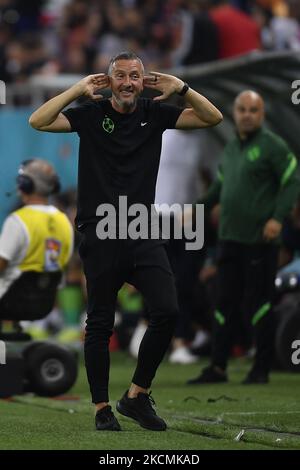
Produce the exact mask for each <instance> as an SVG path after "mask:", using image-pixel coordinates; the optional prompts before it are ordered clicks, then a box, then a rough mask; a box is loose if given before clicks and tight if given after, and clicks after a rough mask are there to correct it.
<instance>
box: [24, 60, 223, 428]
mask: <svg viewBox="0 0 300 470" xmlns="http://www.w3.org/2000/svg"><path fill="white" fill-rule="evenodd" d="M144 86H146V87H148V88H152V89H154V90H158V91H160V92H161V95H160V96H158V97H156V98H154V99H153V100H152V99H141V98H139V95H140V94H141V92H142V90H143V87H144ZM108 87H109V88H111V91H112V97H111V98H110V99H102V96H101V95H99V94H97V92H98V91H99V90H101V89H104V88H108ZM173 93H178V94H179V95H182V96H183V95H184V96H185V99H186V101H187V103H188V104H189V105H190V108H187V109H185V110H182V109H180V108H177V107H175V106H170V105H166V104H162V103H161V100H164V99H166V98H168V97H169V96H170V95H171V94H173ZM81 96H86V97H88V98H89V99H90V101H88V102H87V103H85V104H83V105H81V106H79V107H77V108H70V109H68V110H66V111H64V112H62V110H63V109H64V108H65V107H66V106H67V105H69V104H70V103H71V102H72V101H74V100H76V99H77V98H79V97H81ZM221 120H222V115H221V113H220V112H219V111H218V110H217V109H216V108H215V107H214V106H213V105H212V104H211V103H210V102H209V101H208V100H207V99H206V98H204V97H203V96H202V95H200V94H199V93H197V92H196V91H194V90H192V89H191V88H189V87H188V85H187V84H185V83H183V81H182V80H180V79H179V78H177V77H174V76H171V75H166V74H162V73H158V72H153V73H151V74H150V75H149V76H147V77H146V76H145V75H144V67H143V64H142V62H141V60H140V59H139V58H138V57H137V56H136V55H135V54H133V53H130V52H124V53H121V54H119V55H118V56H116V57H114V58H113V59H112V60H111V62H110V66H109V70H108V74H104V73H100V74H96V75H89V76H88V77H86V78H84V79H82V80H80V81H79V82H78V83H76V84H75V85H74V86H72V87H71V88H69V89H68V90H67V91H65V92H64V93H62V94H60V95H58V96H56V97H55V98H52V99H51V100H49V101H48V102H47V103H45V104H44V105H42V106H41V107H40V108H39V109H38V110H37V111H35V112H34V113H33V114H32V116H31V117H30V124H31V126H32V127H34V128H35V129H38V130H41V131H48V132H77V133H78V134H79V137H80V150H79V169H78V211H77V218H76V223H77V228H78V230H79V231H81V232H82V234H83V240H82V244H81V246H80V249H79V251H80V255H81V258H82V261H83V266H84V271H85V275H86V279H87V291H88V308H87V324H86V337H85V362H86V369H87V376H88V381H89V385H90V390H91V394H92V401H93V403H95V405H96V429H98V430H112V431H118V430H120V425H119V423H118V421H117V419H116V418H115V416H114V414H113V413H112V410H111V407H110V405H109V397H108V379H109V351H108V345H109V338H110V336H111V334H112V328H113V324H114V311H115V302H116V297H117V293H118V290H119V289H120V287H121V286H122V284H123V283H124V282H125V281H127V282H129V283H131V284H133V285H134V286H135V287H136V288H137V289H138V290H139V291H140V292H141V293H142V294H143V296H144V298H145V299H146V301H147V303H148V307H149V310H150V322H149V327H148V329H147V331H146V333H145V335H144V338H143V341H142V343H141V346H140V350H139V356H138V362H137V367H136V370H135V373H134V376H133V379H132V384H131V386H130V388H129V390H128V391H127V392H126V393H125V394H124V396H123V397H122V399H121V400H120V401H118V403H117V410H118V411H119V412H120V413H121V414H123V415H125V416H128V417H130V418H133V419H135V420H136V421H137V422H138V423H139V424H140V425H141V426H143V427H144V428H147V429H151V430H159V431H160V430H165V429H166V423H165V422H164V421H163V419H162V418H160V417H158V416H157V415H156V413H155V410H154V409H153V407H152V404H153V400H152V398H151V396H150V394H149V393H148V389H149V387H150V385H151V382H152V380H153V378H154V376H155V373H156V370H157V368H158V366H159V364H160V362H161V361H162V359H163V356H164V353H165V352H166V350H167V348H168V345H169V342H170V340H171V337H172V334H173V330H174V326H175V322H176V316H177V312H178V305H177V298H176V290H175V284H174V278H173V275H172V272H171V269H170V265H169V262H168V258H167V255H166V252H165V248H164V245H163V242H162V240H155V239H151V238H149V239H137V240H133V239H130V238H128V236H127V238H125V237H124V238H122V237H121V236H119V237H118V236H117V238H116V239H114V238H113V237H109V238H107V239H99V232H98V229H97V227H98V228H99V224H98V225H97V223H99V219H100V217H99V215H97V214H99V213H100V212H99V210H98V211H97V208H99V206H100V205H102V204H111V205H112V206H113V207H114V208H115V209H116V213H117V215H118V216H121V218H122V216H123V215H124V214H120V213H119V208H118V203H119V197H120V196H126V197H127V204H128V207H130V206H131V205H132V204H135V203H142V204H144V206H146V207H147V208H148V209H149V210H150V207H151V204H153V203H154V196H155V185H156V178H157V172H158V166H159V159H160V151H161V140H162V134H163V132H164V130H165V129H169V128H176V129H198V128H201V127H209V126H213V125H216V124H218V123H219V122H220V121H221ZM183 158H184V156H183ZM117 220H119V219H118V218H117ZM117 225H118V227H116V228H120V227H121V225H122V222H121V223H119V224H117ZM100 237H101V234H100Z"/></svg>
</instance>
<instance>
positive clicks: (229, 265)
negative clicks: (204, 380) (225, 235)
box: [212, 241, 278, 373]
mask: <svg viewBox="0 0 300 470" xmlns="http://www.w3.org/2000/svg"><path fill="white" fill-rule="evenodd" d="M277 258H278V248H277V247H276V246H274V245H273V244H267V243H266V244H259V245H245V244H241V243H237V242H232V241H222V242H220V244H219V252H218V279H217V281H218V293H217V308H216V311H215V318H214V328H213V350H212V363H213V365H216V366H219V367H220V368H222V369H224V370H225V369H226V366H227V361H228V357H229V354H230V348H231V346H232V342H233V339H234V332H235V328H236V325H237V324H238V323H239V321H240V320H241V315H244V319H245V320H246V322H247V323H248V325H249V324H250V325H251V327H252V328H253V330H254V341H255V346H256V356H255V361H254V366H253V368H254V369H255V370H259V371H262V372H265V373H268V372H269V370H270V367H271V361H272V356H273V338H274V331H275V321H274V316H273V312H272V301H273V297H274V280H275V275H276V270H277Z"/></svg>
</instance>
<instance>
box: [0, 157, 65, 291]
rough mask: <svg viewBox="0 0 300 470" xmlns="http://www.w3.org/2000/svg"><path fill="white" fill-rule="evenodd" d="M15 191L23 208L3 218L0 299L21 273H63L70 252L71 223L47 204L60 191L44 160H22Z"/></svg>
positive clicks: (56, 178) (52, 169)
mask: <svg viewBox="0 0 300 470" xmlns="http://www.w3.org/2000/svg"><path fill="white" fill-rule="evenodd" d="M17 189H18V195H19V196H20V198H21V200H22V203H23V207H22V208H21V209H18V210H16V211H14V212H12V213H11V214H10V215H9V216H8V217H7V218H6V220H5V221H4V224H3V227H2V232H1V235H0V299H1V298H2V297H3V295H4V294H5V293H6V292H7V290H8V289H9V287H10V286H11V285H12V284H13V282H14V281H15V280H16V279H17V278H18V277H19V276H20V275H21V274H22V273H23V272H24V271H36V272H49V271H63V270H64V268H65V267H66V265H67V263H68V261H69V259H70V257H71V254H72V250H73V228H72V225H71V223H70V222H69V220H68V218H67V216H66V215H65V214H64V213H63V212H61V211H60V210H58V209H57V208H56V207H54V206H53V205H51V204H50V203H49V197H50V196H51V195H53V194H56V193H58V192H59V190H60V182H59V178H58V175H57V174H56V172H55V170H54V168H53V167H52V166H51V165H50V164H49V163H48V162H47V161H45V160H41V159H37V158H36V159H31V160H26V161H25V162H23V163H22V164H21V166H20V168H19V171H18V175H17Z"/></svg>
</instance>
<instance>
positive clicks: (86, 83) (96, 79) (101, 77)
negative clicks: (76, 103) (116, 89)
mask: <svg viewBox="0 0 300 470" xmlns="http://www.w3.org/2000/svg"><path fill="white" fill-rule="evenodd" d="M77 86H78V87H79V88H80V92H81V93H80V94H81V95H84V96H86V97H87V98H90V99H91V100H94V101H98V100H101V98H103V95H100V94H99V93H98V92H99V90H104V89H105V88H109V87H110V79H109V76H108V75H106V74H105V73H97V74H94V75H88V76H87V77H85V78H83V79H82V80H80V81H79V82H78V83H77Z"/></svg>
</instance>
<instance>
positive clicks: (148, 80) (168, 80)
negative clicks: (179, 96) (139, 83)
mask: <svg viewBox="0 0 300 470" xmlns="http://www.w3.org/2000/svg"><path fill="white" fill-rule="evenodd" d="M183 86H184V82H183V81H182V80H180V78H177V77H174V76H173V75H168V74H166V73H159V72H150V74H149V75H146V76H145V77H144V87H146V88H151V89H152V90H157V91H160V92H161V93H162V94H161V95H159V96H156V97H155V98H153V99H154V100H156V101H161V100H165V99H167V98H168V97H169V96H171V95H172V94H173V93H180V91H181V90H182V87H183Z"/></svg>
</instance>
